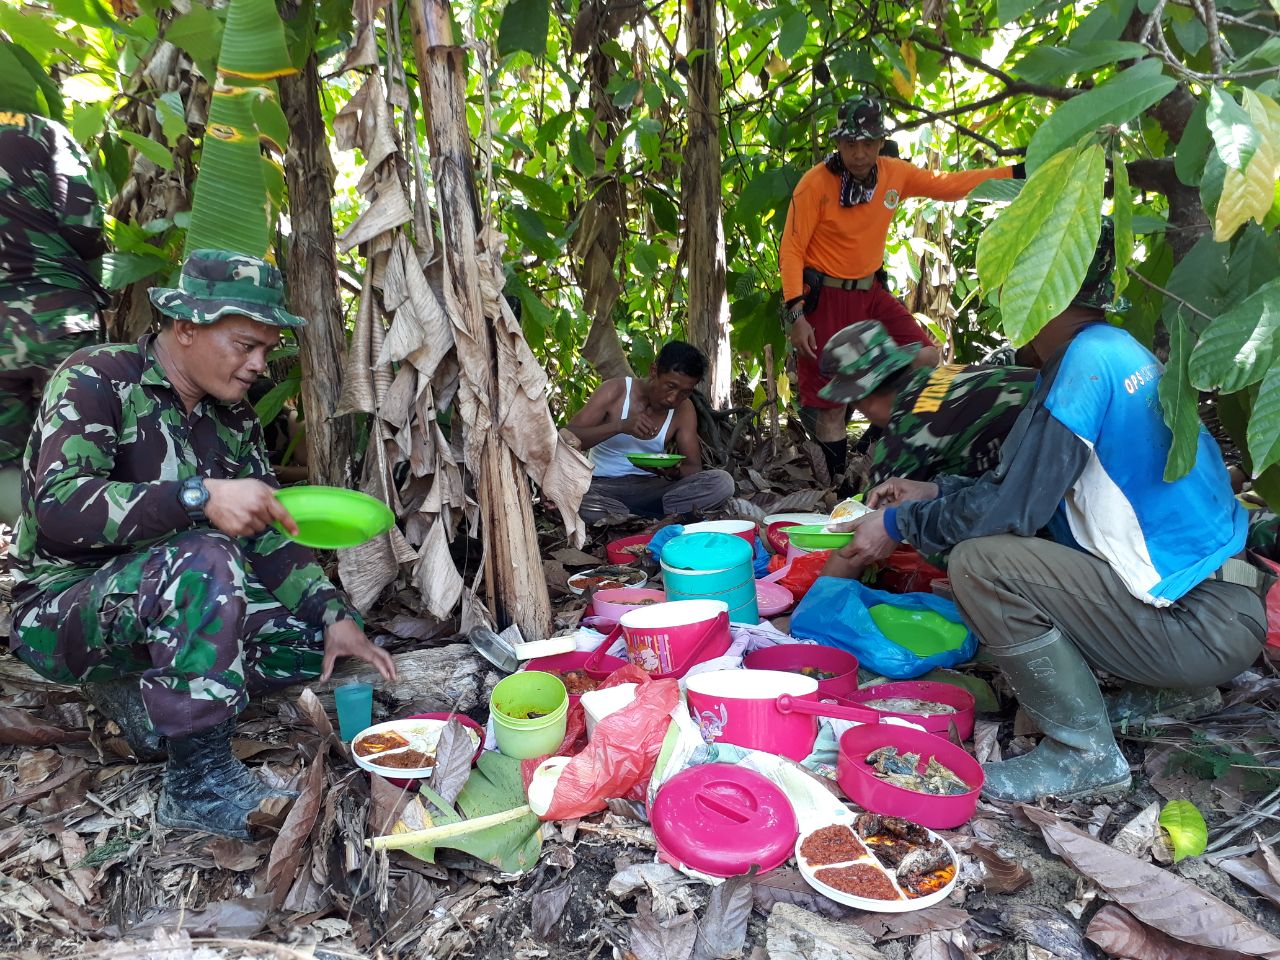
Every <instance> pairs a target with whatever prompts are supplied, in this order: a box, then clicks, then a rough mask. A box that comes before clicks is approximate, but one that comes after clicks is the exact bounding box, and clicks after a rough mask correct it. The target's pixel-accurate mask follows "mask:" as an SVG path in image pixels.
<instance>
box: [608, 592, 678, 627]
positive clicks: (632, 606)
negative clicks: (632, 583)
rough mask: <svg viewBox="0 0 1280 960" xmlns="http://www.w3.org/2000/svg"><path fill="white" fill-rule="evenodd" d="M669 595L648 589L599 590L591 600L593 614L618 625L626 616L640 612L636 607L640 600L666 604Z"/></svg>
mask: <svg viewBox="0 0 1280 960" xmlns="http://www.w3.org/2000/svg"><path fill="white" fill-rule="evenodd" d="M666 599H667V595H666V593H665V592H663V591H662V590H651V589H649V588H647V587H619V588H617V589H616V590H599V591H597V592H596V594H595V596H594V597H592V598H591V608H592V613H593V614H594V615H595V616H597V617H599V618H600V619H601V620H609V621H612V622H613V623H617V622H618V621H619V620H621V619H622V617H623V615H624V614H628V613H630V612H631V611H632V610H639V609H641V607H638V606H636V602H637V601H640V600H656V601H658V603H664V602H665V601H666Z"/></svg>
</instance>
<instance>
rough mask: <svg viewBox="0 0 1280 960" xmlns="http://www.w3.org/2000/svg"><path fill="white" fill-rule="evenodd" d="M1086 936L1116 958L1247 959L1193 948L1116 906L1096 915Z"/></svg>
mask: <svg viewBox="0 0 1280 960" xmlns="http://www.w3.org/2000/svg"><path fill="white" fill-rule="evenodd" d="M1085 936H1087V937H1088V938H1089V939H1090V940H1092V941H1093V942H1094V943H1096V944H1097V945H1098V946H1099V947H1101V948H1102V949H1103V950H1105V951H1106V952H1107V953H1108V954H1110V955H1111V956H1114V957H1126V958H1128V960H1244V958H1245V954H1243V953H1237V952H1236V951H1234V950H1213V949H1211V948H1208V947H1199V946H1192V945H1191V944H1189V943H1182V942H1181V941H1178V940H1175V939H1173V937H1170V936H1169V935H1168V934H1164V933H1161V932H1160V931H1159V930H1153V929H1151V928H1150V927H1148V926H1147V925H1146V924H1144V923H1142V922H1141V921H1140V920H1138V919H1137V918H1136V917H1135V916H1134V915H1133V914H1131V913H1129V912H1128V911H1127V910H1124V909H1122V908H1120V907H1117V906H1116V905H1115V904H1113V903H1109V904H1107V905H1106V906H1105V907H1103V908H1102V909H1101V910H1099V911H1098V912H1097V913H1095V914H1094V915H1093V919H1092V920H1090V921H1089V928H1088V929H1087V930H1086V931H1085Z"/></svg>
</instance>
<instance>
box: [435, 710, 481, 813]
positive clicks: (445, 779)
mask: <svg viewBox="0 0 1280 960" xmlns="http://www.w3.org/2000/svg"><path fill="white" fill-rule="evenodd" d="M475 752H476V744H475V741H474V740H472V739H471V734H470V733H469V732H468V731H467V728H466V727H464V726H463V725H462V724H461V723H460V722H459V720H458V718H457V717H450V718H449V722H448V723H446V724H445V725H444V727H443V728H442V729H441V730H440V739H439V741H438V742H437V743H436V765H435V767H434V768H433V769H432V771H431V786H432V789H434V790H435V792H436V793H438V794H440V796H441V797H443V798H444V800H445V802H446V803H448V804H449V805H450V806H453V802H454V801H455V800H457V799H458V794H459V793H461V792H462V788H463V787H465V786H466V785H467V779H468V778H469V777H470V776H471V758H472V757H473V756H475Z"/></svg>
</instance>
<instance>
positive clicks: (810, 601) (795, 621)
mask: <svg viewBox="0 0 1280 960" xmlns="http://www.w3.org/2000/svg"><path fill="white" fill-rule="evenodd" d="M881 603H887V604H890V605H891V606H895V607H899V608H901V609H904V610H932V611H933V612H934V613H938V614H941V615H942V616H944V617H946V618H947V619H948V620H950V621H951V622H952V623H964V620H963V619H962V618H961V616H960V611H959V610H957V609H956V605H955V604H954V603H952V602H951V601H950V600H946V599H943V598H942V597H935V596H934V595H933V594H931V593H886V592H885V591H883V590H873V589H871V588H870V587H868V586H866V585H865V584H862V583H860V582H859V581H857V580H845V579H842V578H839V577H819V578H818V580H817V582H816V583H814V585H813V586H812V587H811V588H810V589H809V592H808V593H807V594H805V597H804V599H803V600H801V601H800V605H799V606H798V607H796V612H795V613H793V614H792V615H791V634H792V636H796V637H804V638H805V639H808V640H816V641H818V643H824V644H826V645H827V646H829V647H839V648H840V649H841V650H848V651H849V652H850V653H852V654H853V655H854V656H855V657H857V658H858V662H859V663H860V664H861V665H862V666H864V667H866V668H867V669H868V670H874V671H875V672H876V673H878V674H880V675H881V676H885V677H889V678H890V679H891V680H910V679H912V678H913V677H918V676H921V675H922V674H926V673H928V672H929V671H930V670H933V669H935V668H937V667H954V666H955V665H956V664H958V663H964V662H965V661H966V660H972V659H973V656H974V654H975V653H977V652H978V638H977V636H976V635H975V634H974V632H973V631H972V630H968V629H966V631H965V637H964V640H963V642H962V643H961V644H960V646H959V647H957V648H956V649H954V650H945V651H942V652H940V653H935V654H932V655H930V656H921V655H920V654H917V653H914V652H913V651H911V650H908V649H907V648H906V647H904V646H902V645H901V644H899V643H895V642H894V641H893V640H890V639H889V638H888V637H887V636H885V635H884V633H883V632H882V631H881V630H880V628H879V627H878V626H876V622H875V621H874V620H872V619H871V614H870V613H868V612H867V611H868V609H869V608H870V607H874V606H876V605H877V604H881Z"/></svg>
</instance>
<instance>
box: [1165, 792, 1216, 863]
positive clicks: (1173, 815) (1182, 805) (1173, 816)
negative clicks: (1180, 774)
mask: <svg viewBox="0 0 1280 960" xmlns="http://www.w3.org/2000/svg"><path fill="white" fill-rule="evenodd" d="M1160 826H1162V827H1164V828H1165V830H1166V831H1168V833H1169V839H1170V841H1172V843H1173V862H1174V863H1177V862H1178V861H1179V860H1182V859H1185V858H1186V857H1198V856H1200V854H1202V853H1204V848H1205V846H1206V845H1207V844H1208V843H1209V828H1208V827H1207V826H1206V825H1205V822H1204V817H1203V816H1201V815H1200V811H1199V810H1197V809H1196V805H1195V804H1194V803H1192V802H1191V801H1190V800H1170V801H1169V802H1168V803H1167V804H1165V807H1164V809H1163V810H1161V811H1160Z"/></svg>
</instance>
